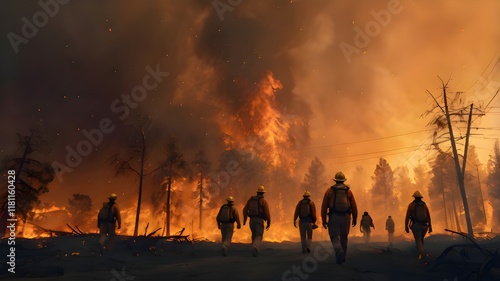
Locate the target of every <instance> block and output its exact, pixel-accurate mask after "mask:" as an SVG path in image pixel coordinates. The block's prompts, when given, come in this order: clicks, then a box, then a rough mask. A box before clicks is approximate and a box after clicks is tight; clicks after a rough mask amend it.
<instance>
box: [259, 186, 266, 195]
mask: <svg viewBox="0 0 500 281" xmlns="http://www.w3.org/2000/svg"><path fill="white" fill-rule="evenodd" d="M257 192H258V193H260V192H262V193H264V192H266V191H265V190H264V186H263V185H261V186H259V188H257Z"/></svg>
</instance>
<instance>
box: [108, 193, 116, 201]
mask: <svg viewBox="0 0 500 281" xmlns="http://www.w3.org/2000/svg"><path fill="white" fill-rule="evenodd" d="M116 198H118V195H116V194H115V193H111V195H109V197H108V199H111V200H116Z"/></svg>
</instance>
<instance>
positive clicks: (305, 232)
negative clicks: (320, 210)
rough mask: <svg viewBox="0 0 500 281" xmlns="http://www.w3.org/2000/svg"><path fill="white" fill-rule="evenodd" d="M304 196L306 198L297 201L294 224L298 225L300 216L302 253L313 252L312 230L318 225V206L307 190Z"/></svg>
mask: <svg viewBox="0 0 500 281" xmlns="http://www.w3.org/2000/svg"><path fill="white" fill-rule="evenodd" d="M303 197H304V198H303V199H302V200H300V201H299V203H297V207H295V213H294V215H293V226H295V227H297V218H300V221H299V232H300V241H301V242H302V253H303V254H305V253H310V252H311V241H312V232H313V229H314V228H317V227H318V226H317V225H316V206H315V205H314V202H313V201H311V193H310V192H309V191H306V192H304V195H303ZM306 236H307V237H306ZM306 238H307V239H306Z"/></svg>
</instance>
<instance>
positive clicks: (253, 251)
mask: <svg viewBox="0 0 500 281" xmlns="http://www.w3.org/2000/svg"><path fill="white" fill-rule="evenodd" d="M252 255H253V256H254V257H256V256H258V255H259V250H258V249H257V247H255V246H254V247H252Z"/></svg>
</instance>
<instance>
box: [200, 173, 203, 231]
mask: <svg viewBox="0 0 500 281" xmlns="http://www.w3.org/2000/svg"><path fill="white" fill-rule="evenodd" d="M202 228H203V173H202V172H200V230H201V229H202Z"/></svg>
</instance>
